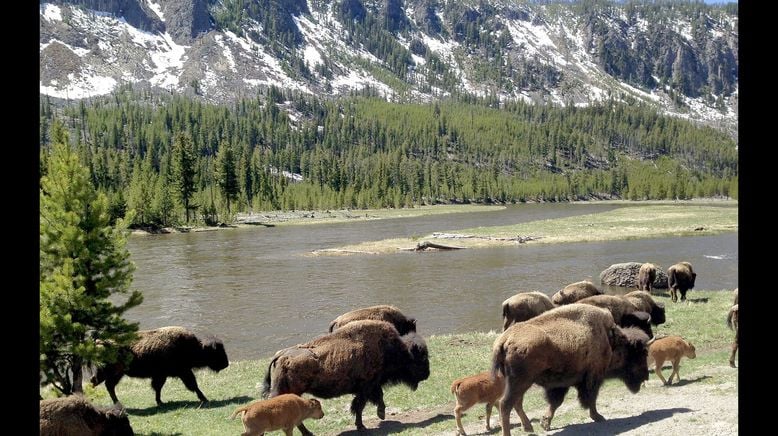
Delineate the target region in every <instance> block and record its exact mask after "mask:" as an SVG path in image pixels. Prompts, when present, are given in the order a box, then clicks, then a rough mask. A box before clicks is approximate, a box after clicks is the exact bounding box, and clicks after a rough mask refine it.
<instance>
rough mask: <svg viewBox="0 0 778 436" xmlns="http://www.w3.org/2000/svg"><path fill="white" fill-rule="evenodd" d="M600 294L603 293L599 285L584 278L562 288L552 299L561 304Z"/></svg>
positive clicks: (558, 304)
mask: <svg viewBox="0 0 778 436" xmlns="http://www.w3.org/2000/svg"><path fill="white" fill-rule="evenodd" d="M600 294H602V291H601V290H599V289H597V286H595V285H594V283H592V282H590V281H588V280H583V281H580V282H575V283H570V284H569V285H567V286H565V287H564V288H562V289H560V290H559V291H557V292H556V293H555V294H554V295H552V296H551V301H552V302H553V303H554V304H556V305H557V306H561V305H563V304H571V303H575V302H576V301H578V300H580V299H582V298H586V297H591V296H592V295H600Z"/></svg>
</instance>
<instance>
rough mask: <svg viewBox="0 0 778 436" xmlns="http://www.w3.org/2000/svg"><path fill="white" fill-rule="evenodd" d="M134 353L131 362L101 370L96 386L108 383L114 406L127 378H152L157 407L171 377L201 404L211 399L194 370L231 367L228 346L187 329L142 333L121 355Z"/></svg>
mask: <svg viewBox="0 0 778 436" xmlns="http://www.w3.org/2000/svg"><path fill="white" fill-rule="evenodd" d="M127 353H129V354H130V363H129V365H128V366H126V367H125V365H123V364H122V363H114V364H109V365H107V366H104V367H101V368H98V369H97V372H96V374H95V375H94V376H93V377H92V385H93V386H97V385H99V384H100V383H102V382H103V380H105V388H106V389H107V390H108V394H109V395H111V399H112V400H113V402H114V403H117V402H119V400H118V399H117V398H116V392H115V388H116V385H117V384H118V383H119V380H121V379H122V377H123V376H125V375H128V376H130V377H140V378H151V387H153V388H154V391H155V392H156V397H155V398H156V400H157V405H162V399H161V397H160V394H161V392H162V386H164V385H165V381H167V378H168V377H178V378H180V379H181V381H182V382H183V383H184V386H186V388H187V389H189V390H190V391H192V392H195V393H196V394H197V398H199V399H200V401H203V402H205V401H208V399H207V398H206V397H205V395H203V393H202V392H201V391H200V388H199V387H197V380H196V379H195V376H194V373H193V372H192V369H193V368H206V367H208V368H210V369H211V370H213V371H216V372H219V371H221V370H222V369H224V368H226V367H227V366H228V365H229V361H228V360H227V353H226V352H225V351H224V344H222V342H221V341H220V340H218V339H216V338H213V337H206V338H203V339H200V338H198V337H197V336H195V335H194V333H192V332H191V331H189V330H188V329H186V328H184V327H161V328H158V329H155V330H141V331H139V332H138V339H137V340H136V341H135V342H133V343H132V345H131V346H130V347H129V348H126V349H122V350H120V355H122V354H127Z"/></svg>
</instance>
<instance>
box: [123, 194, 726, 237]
mask: <svg viewBox="0 0 778 436" xmlns="http://www.w3.org/2000/svg"><path fill="white" fill-rule="evenodd" d="M569 204H612V205H623V206H630V207H641V206H657V205H697V206H737V204H738V203H737V200H731V199H714V198H703V199H693V200H684V201H672V200H648V201H629V200H595V201H574V202H570V203H569ZM505 207H506V206H503V205H480V204H440V205H434V206H418V207H413V208H402V209H340V210H294V211H258V212H241V213H238V214H236V216H235V220H234V222H232V223H229V224H222V225H220V226H173V227H164V228H159V229H133V231H132V234H134V235H138V236H144V235H154V234H171V233H189V232H209V231H216V230H224V229H236V228H250V227H275V226H294V225H308V224H326V223H332V224H334V223H342V222H353V221H370V220H380V219H392V218H412V217H418V216H427V215H442V214H450V213H469V212H489V211H498V210H503V209H505Z"/></svg>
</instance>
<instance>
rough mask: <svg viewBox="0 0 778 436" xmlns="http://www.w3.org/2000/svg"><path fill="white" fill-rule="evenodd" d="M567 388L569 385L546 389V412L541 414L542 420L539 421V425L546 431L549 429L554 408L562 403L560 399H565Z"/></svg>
mask: <svg viewBox="0 0 778 436" xmlns="http://www.w3.org/2000/svg"><path fill="white" fill-rule="evenodd" d="M569 389H570V388H569V387H562V388H549V389H546V401H548V410H547V411H546V414H545V415H543V420H542V421H540V426H541V427H543V429H544V430H546V431H548V430H550V429H551V420H552V419H553V418H554V412H556V409H558V408H559V406H560V405H561V404H562V401H564V400H565V395H567V391H568V390H569Z"/></svg>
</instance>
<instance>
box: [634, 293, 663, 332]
mask: <svg viewBox="0 0 778 436" xmlns="http://www.w3.org/2000/svg"><path fill="white" fill-rule="evenodd" d="M624 298H626V299H627V300H628V301H629V302H630V303H632V304H633V305H634V306H635V307H636V308H637V309H638V310H640V311H642V312H646V313H648V314H649V315H651V324H654V325H659V324H664V322H665V305H664V304H663V303H657V302H656V301H654V297H652V296H651V294H649V293H648V292H646V291H632V292H629V293H627V294H625V295H624Z"/></svg>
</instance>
